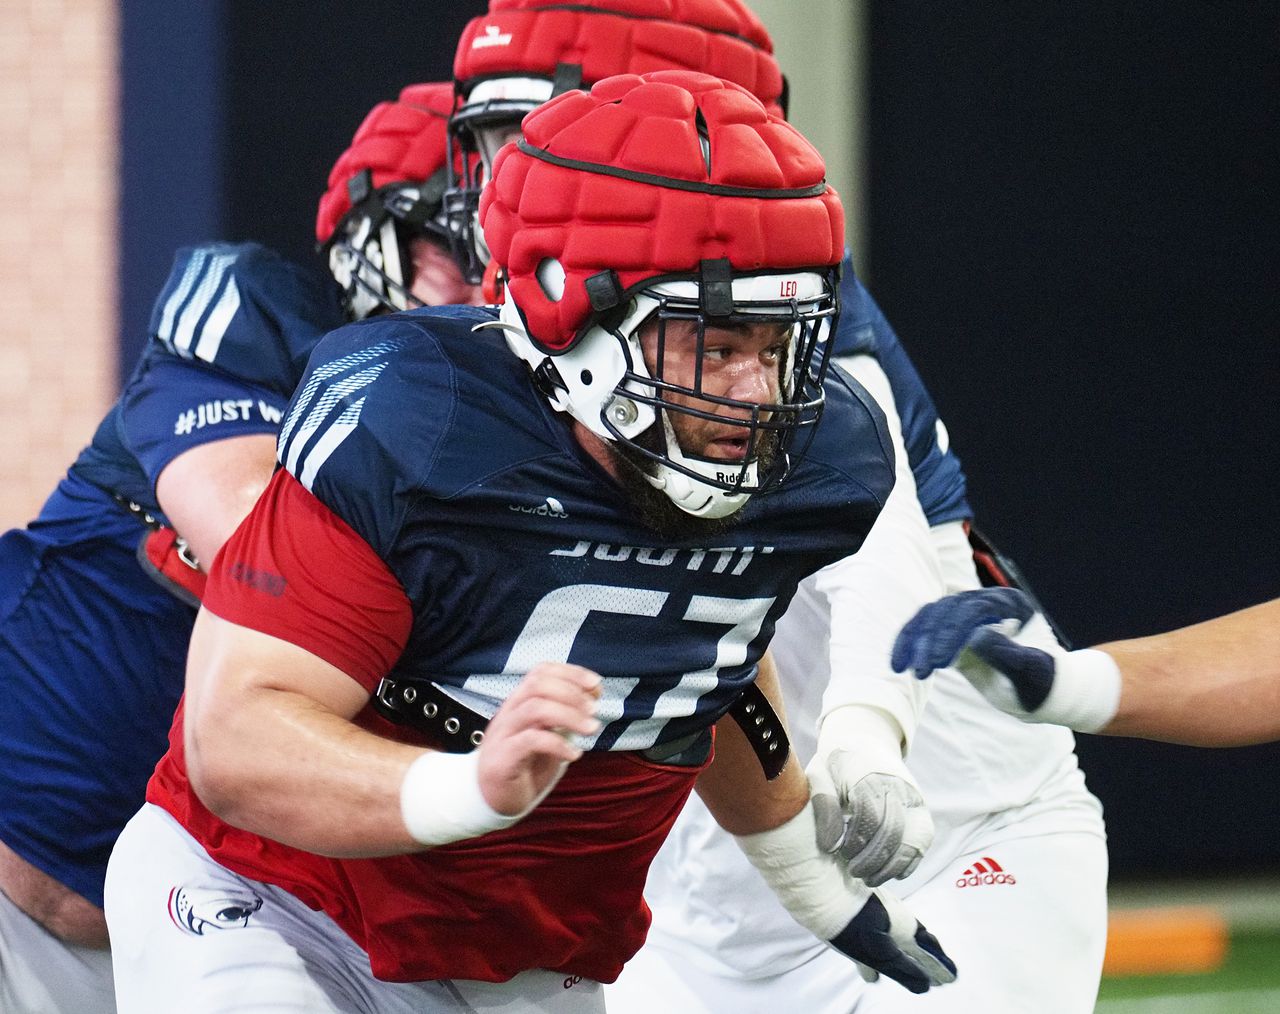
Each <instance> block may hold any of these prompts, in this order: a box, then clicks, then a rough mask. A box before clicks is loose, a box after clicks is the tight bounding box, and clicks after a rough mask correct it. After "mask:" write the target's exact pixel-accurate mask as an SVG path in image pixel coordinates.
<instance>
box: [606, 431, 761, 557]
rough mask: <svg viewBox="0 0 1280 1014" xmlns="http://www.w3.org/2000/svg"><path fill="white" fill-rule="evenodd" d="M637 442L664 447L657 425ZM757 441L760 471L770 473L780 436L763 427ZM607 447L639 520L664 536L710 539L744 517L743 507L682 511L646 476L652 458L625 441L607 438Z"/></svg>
mask: <svg viewBox="0 0 1280 1014" xmlns="http://www.w3.org/2000/svg"><path fill="white" fill-rule="evenodd" d="M635 443H636V444H638V445H639V446H641V447H643V448H645V449H646V450H652V451H655V452H657V451H659V450H660V449H662V436H661V426H660V425H659V424H654V425H653V426H651V427H649V429H647V430H645V431H644V432H643V433H641V434H640V435H639V436H637V437H636V438H635ZM757 443H758V446H757V452H756V461H757V466H756V467H757V474H759V475H767V474H768V473H769V470H770V469H771V468H772V467H773V463H774V460H775V459H776V458H777V453H778V435H777V434H776V433H774V432H772V431H770V430H762V431H761V432H760V434H759V436H758V437H757ZM606 446H607V447H608V448H609V453H610V454H612V455H613V456H614V460H615V461H617V462H618V469H617V475H618V482H619V484H620V485H621V486H622V489H623V492H624V493H625V494H626V497H627V501H628V502H629V503H630V504H631V508H632V510H634V511H635V513H636V516H637V517H638V518H639V520H640V523H641V524H642V525H644V526H645V527H646V528H651V529H653V530H654V531H655V532H657V533H658V534H659V535H660V536H662V537H663V538H664V539H667V540H670V541H685V540H690V539H707V538H711V537H713V536H716V535H720V534H723V533H724V532H727V531H728V530H729V529H731V528H733V527H734V526H736V525H737V524H738V522H739V521H740V520H741V518H742V510H741V509H739V510H736V511H734V512H733V513H732V514H730V515H728V516H727V517H723V518H700V517H696V516H695V515H693V514H690V513H688V512H687V511H682V510H681V509H680V508H679V507H677V506H676V505H675V503H674V502H673V501H672V500H671V498H670V497H669V496H667V494H666V493H664V492H662V490H660V489H658V488H657V487H656V486H654V485H653V483H651V482H650V481H649V479H648V478H647V476H650V475H653V474H654V472H655V464H654V462H653V461H652V460H650V459H649V458H647V457H645V456H644V455H643V454H641V453H640V452H639V451H638V450H636V449H635V448H633V447H627V446H626V445H625V444H617V443H614V442H613V441H608V442H607V444H606ZM744 507H745V505H744Z"/></svg>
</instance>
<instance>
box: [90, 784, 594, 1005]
mask: <svg viewBox="0 0 1280 1014" xmlns="http://www.w3.org/2000/svg"><path fill="white" fill-rule="evenodd" d="M106 912H107V926H108V929H109V930H110V932H111V941H112V952H113V956H114V960H115V981H116V999H117V1003H118V1005H119V1010H120V1014H173V1012H174V1011H182V1012H183V1014H230V1012H236V1014H248V1012H252V1014H285V1012H296V1014H602V1012H603V1011H604V1000H603V996H602V993H601V987H600V984H599V983H598V982H593V981H591V980H586V979H583V980H577V979H567V978H566V977H565V976H564V975H563V974H559V973H554V972H547V971H531V972H524V973H522V974H521V975H518V976H516V977H515V978H514V979H511V980H510V981H509V982H504V983H489V982H475V981H472V980H462V979H453V980H438V981H430V982H412V983H397V982H383V981H381V980H378V979H375V978H374V977H373V975H372V973H371V972H370V971H369V959H368V956H367V955H366V954H365V952H364V951H363V950H361V949H360V948H359V947H358V946H357V945H356V944H355V942H354V941H352V940H351V938H350V937H348V936H347V935H346V934H345V933H344V932H343V931H342V930H341V929H340V928H339V927H338V925H337V924H336V923H334V922H333V921H332V920H331V919H330V918H329V917H328V916H326V915H324V914H323V913H321V912H314V911H312V910H311V909H310V908H308V907H307V906H306V905H304V904H303V903H302V902H301V901H299V900H298V899H297V898H295V897H294V896H293V895H292V894H290V893H289V892H287V891H284V890H281V889H280V888H278V887H275V886H273V885H270V884H264V883H261V882H259V881H256V880H250V879H248V878H246V877H241V876H238V875H237V874H234V873H232V872H230V871H229V870H227V869H226V868H224V867H222V866H220V865H219V864H218V863H216V862H214V861H213V860H212V859H211V858H210V857H209V855H208V853H206V852H205V851H204V849H202V848H201V847H200V845H199V843H198V842H196V841H195V840H194V839H193V838H192V837H191V836H190V835H188V834H187V832H186V831H185V830H184V829H183V828H182V827H181V826H180V825H179V824H178V823H177V822H176V821H175V820H174V819H173V818H172V817H171V816H170V815H169V814H168V813H166V812H165V811H164V810H162V809H160V808H159V807H155V806H151V805H150V804H148V805H147V806H144V807H143V809H142V810H141V811H139V813H138V814H137V815H136V816H135V817H134V818H133V819H132V820H131V821H130V822H129V824H128V825H127V826H126V827H125V830H124V833H123V834H121V836H120V839H119V841H118V842H117V843H116V847H115V851H114V852H113V853H112V856H111V864H110V865H109V866H108V868H107V890H106Z"/></svg>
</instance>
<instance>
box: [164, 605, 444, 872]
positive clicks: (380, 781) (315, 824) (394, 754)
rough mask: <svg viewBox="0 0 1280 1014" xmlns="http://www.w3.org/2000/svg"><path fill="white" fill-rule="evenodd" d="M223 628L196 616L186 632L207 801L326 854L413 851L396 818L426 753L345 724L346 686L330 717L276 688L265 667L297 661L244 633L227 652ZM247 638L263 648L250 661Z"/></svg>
mask: <svg viewBox="0 0 1280 1014" xmlns="http://www.w3.org/2000/svg"><path fill="white" fill-rule="evenodd" d="M230 627H231V625H230V624H227V623H226V622H225V621H222V620H219V619H218V618H217V617H216V616H213V615H212V614H210V613H207V612H202V613H201V615H200V619H199V621H198V622H197V624H196V629H195V632H194V633H193V635H192V642H191V665H192V667H196V666H198V667H200V672H199V673H198V674H196V679H194V680H192V681H191V683H192V687H191V690H190V691H189V694H188V699H187V705H186V707H187V714H186V719H185V730H186V748H187V762H188V766H189V770H190V775H191V780H192V785H193V787H194V788H195V789H196V792H197V794H198V795H199V796H200V798H201V800H202V801H203V802H204V804H205V805H206V806H208V807H209V809H210V810H212V811H213V812H214V813H216V814H217V815H218V816H219V817H221V818H222V819H224V820H226V821H227V822H228V823H230V824H233V825H235V826H237V827H241V828H244V829H245V830H248V831H253V832H256V833H258V834H263V835H267V836H269V837H271V838H274V839H276V840H278V841H281V842H284V843H285V844H287V845H292V846H294V847H296V848H301V849H305V850H307V851H309V852H316V853H319V854H322V855H331V856H374V855H388V854H395V853H403V852H410V851H416V850H418V849H420V848H421V847H422V846H421V845H419V844H417V843H416V842H415V841H414V840H413V838H412V837H411V836H410V835H409V832H408V830H407V828H406V827H405V824H404V820H403V818H402V816H401V811H400V786H401V783H402V782H403V780H404V776H405V772H406V771H407V770H408V768H409V765H410V764H412V763H413V761H414V760H415V759H416V758H417V757H419V756H420V755H421V754H422V753H423V752H424V751H423V750H421V749H420V748H417V747H413V746H409V745H407V744H404V743H398V742H395V741H393V740H389V739H385V738H383V737H381V736H377V735H374V734H372V733H369V732H366V731H365V730H363V729H361V728H359V727H358V726H356V725H354V724H352V722H351V721H350V720H349V715H347V714H344V713H343V712H349V713H350V714H351V715H353V714H354V713H355V711H356V710H358V708H359V707H360V706H362V704H363V699H362V697H361V695H360V694H359V688H358V687H357V686H356V685H355V684H354V682H352V683H351V688H352V691H353V693H352V695H351V697H350V699H349V700H348V701H346V702H344V703H343V704H342V705H340V708H341V710H340V711H338V712H335V710H334V709H333V708H332V707H326V706H322V705H321V704H319V703H317V702H316V701H315V700H312V699H309V698H308V697H305V696H303V695H301V694H299V693H296V692H294V691H291V690H288V689H284V688H280V687H276V686H273V685H272V680H271V673H270V671H269V670H270V669H271V668H272V666H273V663H275V664H276V665H279V666H282V667H283V666H287V665H289V664H290V663H291V661H293V660H291V659H290V658H287V657H281V654H282V652H281V649H280V648H279V645H278V643H275V644H273V643H271V642H272V640H273V639H270V638H267V637H266V635H261V634H257V633H256V632H254V631H248V630H245V629H244V628H235V630H234V637H233V638H231V641H232V643H233V645H234V646H235V647H234V648H233V649H231V650H228V648H227V647H226V644H225V642H226V640H227V637H226V634H227V630H228V628H230ZM219 628H221V629H220V630H219ZM215 632H217V633H220V634H221V637H218V636H216V634H215ZM246 645H247V646H251V647H255V648H258V649H260V650H259V651H258V652H257V653H255V654H254V655H253V656H252V658H253V661H252V662H250V663H248V664H246V659H248V658H250V655H249V653H247V652H245V651H244V650H243V648H244V647H245V646H246ZM295 650H300V649H295ZM285 654H288V653H287V652H285ZM316 662H317V663H318V662H319V660H316ZM264 670H266V671H264ZM335 672H336V670H335ZM340 678H342V679H345V677H340ZM348 682H350V681H348Z"/></svg>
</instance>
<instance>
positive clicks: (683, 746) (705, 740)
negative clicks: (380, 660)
mask: <svg viewBox="0 0 1280 1014" xmlns="http://www.w3.org/2000/svg"><path fill="white" fill-rule="evenodd" d="M373 705H374V708H375V709H376V710H377V712H378V713H379V714H380V715H382V717H383V718H385V719H387V720H388V721H391V722H395V723H396V724H397V725H406V726H408V727H410V728H412V729H416V730H417V731H418V732H421V733H424V734H426V735H427V736H428V737H429V738H430V739H431V741H432V743H433V744H435V745H436V746H438V747H439V749H440V750H442V751H444V752H445V753H470V752H471V751H472V750H474V749H475V748H476V747H478V746H479V745H480V743H481V741H482V740H483V739H484V730H485V726H487V725H488V724H489V720H488V719H487V718H485V717H484V716H483V715H480V714H478V713H477V712H475V711H472V710H471V709H470V708H468V707H467V706H466V705H464V704H460V703H459V702H458V701H456V700H454V699H453V698H452V697H450V696H449V695H448V694H446V693H445V692H444V691H443V690H441V689H440V688H439V687H438V686H436V684H434V683H432V682H431V681H430V680H426V679H421V678H416V677H401V678H396V679H392V678H391V677H390V676H384V677H383V678H382V680H381V682H379V683H378V688H377V690H375V691H374V694H373ZM728 713H729V715H731V716H732V717H733V720H734V721H735V722H737V723H738V727H739V728H741V729H742V731H743V733H744V734H745V735H746V737H747V742H749V743H750V744H751V749H752V750H753V751H754V752H755V755H756V758H757V759H758V760H759V761H760V766H761V768H763V769H764V774H765V777H766V778H767V779H769V780H770V781H772V780H773V779H774V778H777V777H778V775H779V774H780V773H781V771H782V768H783V765H785V764H786V762H787V757H788V756H789V755H790V753H791V743H790V740H788V739H787V730H786V729H785V728H783V725H782V720H781V719H780V718H779V717H778V713H777V712H776V711H774V710H773V705H772V704H770V703H769V699H768V698H767V697H765V695H764V693H763V692H762V691H761V690H760V688H759V687H758V686H756V685H755V684H754V683H752V684H751V685H750V686H748V687H747V689H746V690H744V691H743V692H742V693H741V694H740V695H739V696H738V699H737V700H736V701H734V703H733V707H731V708H730V709H729V712H728ZM710 752H711V733H710V730H709V729H699V730H698V731H696V732H692V733H690V734H689V735H687V736H681V737H680V738H679V739H675V740H671V741H670V742H667V743H659V744H657V745H656V746H652V747H650V748H649V749H648V750H642V751H640V754H641V756H643V757H644V758H645V759H646V760H649V761H653V762H654V763H656V764H669V765H674V766H677V767H697V766H699V765H701V764H702V763H703V762H705V761H706V759H707V756H708V755H709V754H710Z"/></svg>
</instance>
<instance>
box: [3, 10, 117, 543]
mask: <svg viewBox="0 0 1280 1014" xmlns="http://www.w3.org/2000/svg"><path fill="white" fill-rule="evenodd" d="M116 37H117V34H116V4H115V2H114V0H3V2H0V139H2V141H0V144H2V147H0V209H2V213H3V215H4V217H5V223H6V228H5V230H4V234H3V237H2V238H0V368H2V369H3V378H4V385H3V391H4V397H3V398H0V529H3V528H10V527H13V526H14V525H20V524H23V523H25V522H26V521H27V520H28V519H29V518H30V517H31V516H32V515H33V514H34V512H35V511H36V510H37V509H38V508H39V506H40V504H41V502H42V501H43V499H44V497H45V496H46V495H47V494H48V492H49V490H51V489H52V488H53V486H54V484H55V483H56V482H57V479H58V477H59V476H60V475H61V474H62V472H63V471H64V470H65V469H66V467H67V465H68V464H69V463H70V462H71V460H72V459H73V458H74V456H75V454H76V452H77V451H78V450H79V448H80V447H82V446H83V445H84V444H85V443H86V442H87V441H88V439H89V437H90V436H91V435H92V433H93V429H94V427H95V426H96V425H97V423H98V420H99V418H100V417H101V415H102V412H103V411H104V409H105V408H106V406H107V405H108V404H109V403H110V400H111V398H112V397H113V396H114V392H115V383H116V381H115V345H116V333H115V332H116V323H115V321H116V308H115V307H116V304H115V300H116V293H115V279H116V236H115V230H116V225H115V223H116V213H115V209H116V163H117V144H116V106H117V84H116Z"/></svg>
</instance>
